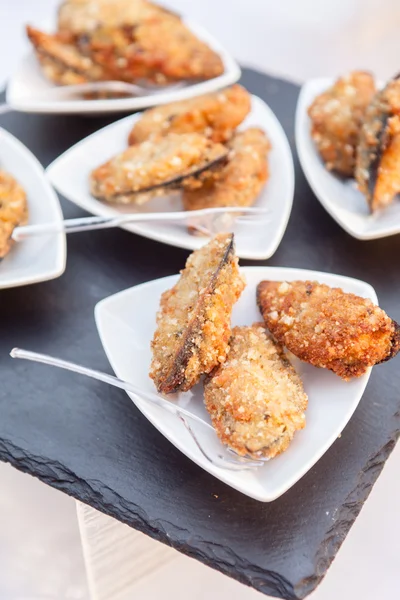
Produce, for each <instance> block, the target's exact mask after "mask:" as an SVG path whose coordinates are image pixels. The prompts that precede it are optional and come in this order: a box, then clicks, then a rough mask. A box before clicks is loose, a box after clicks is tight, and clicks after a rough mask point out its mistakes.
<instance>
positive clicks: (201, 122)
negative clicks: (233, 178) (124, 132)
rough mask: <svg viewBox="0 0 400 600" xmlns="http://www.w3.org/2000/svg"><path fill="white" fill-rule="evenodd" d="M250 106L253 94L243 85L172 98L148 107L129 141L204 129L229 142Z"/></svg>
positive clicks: (135, 142)
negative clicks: (180, 99)
mask: <svg viewBox="0 0 400 600" xmlns="http://www.w3.org/2000/svg"><path fill="white" fill-rule="evenodd" d="M250 109H251V97H250V94H249V93H248V92H247V90H245V89H244V88H243V87H242V86H241V85H238V84H236V85H233V86H232V87H229V88H227V89H225V90H222V91H218V92H214V93H212V94H207V95H205V96H199V97H197V98H191V99H190V100H183V101H181V102H172V103H171V104H164V105H162V106H157V107H156V108H152V109H150V110H146V111H145V112H144V113H143V116H142V117H141V118H140V119H139V121H136V123H135V124H134V126H133V128H132V131H131V132H130V134H129V144H137V143H140V142H143V141H144V140H147V139H148V138H150V137H151V136H154V135H167V134H168V133H171V132H173V133H193V132H196V133H202V134H203V135H205V136H207V137H209V138H210V139H212V140H213V141H214V142H226V141H227V140H229V139H230V138H231V137H232V134H233V132H234V130H235V129H236V127H237V126H238V125H240V123H241V122H242V121H243V120H244V119H245V117H246V116H247V115H248V113H249V112H250Z"/></svg>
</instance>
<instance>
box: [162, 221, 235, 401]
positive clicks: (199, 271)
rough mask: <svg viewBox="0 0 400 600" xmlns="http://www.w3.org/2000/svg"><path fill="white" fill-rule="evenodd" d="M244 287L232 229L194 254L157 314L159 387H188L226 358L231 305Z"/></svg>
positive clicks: (180, 388)
mask: <svg viewBox="0 0 400 600" xmlns="http://www.w3.org/2000/svg"><path fill="white" fill-rule="evenodd" d="M243 288H244V281H243V279H242V277H241V275H240V273H239V267H238V259H237V257H236V256H235V250H234V239H233V234H232V233H231V234H219V235H217V236H216V237H215V238H214V239H213V240H211V241H210V242H209V243H208V244H207V245H205V246H203V247H202V248H200V249H199V250H196V251H195V252H193V253H192V254H191V255H190V256H189V258H188V260H187V262H186V266H185V268H184V270H183V271H182V272H181V276H180V278H179V281H178V282H177V283H176V284H175V285H174V287H173V288H172V289H170V290H168V291H166V292H164V293H163V295H162V297H161V302H160V311H159V312H158V314H157V330H156V332H155V334H154V338H153V341H152V344H151V347H152V351H153V360H152V364H151V369H150V377H151V378H152V379H153V380H154V383H155V385H156V387H157V390H158V391H159V392H162V393H165V394H168V393H171V392H176V391H178V390H180V391H187V390H189V389H190V388H191V387H193V386H194V385H195V384H196V383H197V382H198V381H199V379H200V376H201V375H203V374H204V373H209V372H210V371H211V370H212V369H213V368H214V367H215V366H216V365H218V364H219V363H222V362H223V361H224V360H225V357H226V354H227V351H228V343H229V338H230V335H231V328H230V320H231V313H232V308H233V305H234V304H235V302H236V301H237V300H238V298H239V296H240V294H241V293H242V291H243Z"/></svg>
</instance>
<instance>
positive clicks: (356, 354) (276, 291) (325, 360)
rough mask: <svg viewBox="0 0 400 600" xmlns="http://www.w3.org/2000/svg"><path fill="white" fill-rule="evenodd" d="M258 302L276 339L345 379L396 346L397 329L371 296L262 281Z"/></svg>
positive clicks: (309, 283) (399, 339) (398, 347)
mask: <svg viewBox="0 0 400 600" xmlns="http://www.w3.org/2000/svg"><path fill="white" fill-rule="evenodd" d="M257 302H258V305H259V307H260V310H261V313H262V316H263V318H264V320H265V323H266V325H267V327H268V329H269V330H270V331H271V333H272V335H273V336H274V338H275V339H276V340H277V341H278V342H279V343H280V344H282V345H283V346H286V348H287V349H288V350H289V351H290V352H292V353H293V354H294V355H295V356H297V357H298V358H300V359H301V360H303V361H305V362H308V363H310V364H312V365H314V366H315V367H323V368H325V369H330V370H331V371H333V372H334V373H336V374H337V375H339V376H340V377H342V378H343V379H345V380H348V379H350V378H351V377H359V376H360V375H363V374H364V373H365V372H366V371H367V369H368V367H372V366H373V365H376V364H379V363H381V362H384V361H387V360H389V359H390V358H392V357H394V356H395V355H396V354H397V353H398V351H399V350H400V327H399V326H398V324H397V323H396V322H395V321H393V320H392V319H390V317H388V316H387V314H386V313H385V312H384V311H383V310H382V309H381V308H379V307H378V306H375V305H374V304H373V303H372V302H371V301H370V300H368V299H365V298H361V297H359V296H356V295H354V294H348V293H345V292H343V291H342V290H341V289H340V288H331V287H329V286H327V285H324V284H320V283H317V282H313V281H292V282H289V283H288V282H286V281H282V282H280V281H262V282H261V283H260V284H259V285H258V288H257Z"/></svg>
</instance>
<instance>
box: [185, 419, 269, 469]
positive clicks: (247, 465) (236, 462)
mask: <svg viewBox="0 0 400 600" xmlns="http://www.w3.org/2000/svg"><path fill="white" fill-rule="evenodd" d="M178 412H179V409H178ZM178 417H179V419H180V420H181V421H182V423H183V424H184V426H185V427H186V429H187V431H188V432H189V433H190V435H191V437H192V439H193V440H194V442H195V444H196V446H197V448H198V449H199V450H200V452H201V453H202V455H203V456H204V458H206V459H207V460H208V462H210V463H211V464H213V465H215V466H216V467H220V468H223V469H228V470H230V471H248V470H253V469H256V468H258V467H261V466H263V463H262V462H261V461H257V460H251V459H246V460H243V459H244V458H245V457H242V456H238V455H236V459H234V458H229V457H225V456H223V455H222V454H217V458H218V459H219V460H221V461H222V464H218V462H217V461H216V460H215V459H214V458H212V457H211V456H210V455H209V454H208V453H207V452H206V451H205V449H204V447H203V446H202V445H201V443H200V442H199V439H198V437H197V436H196V434H195V432H194V431H193V429H192V427H191V426H190V423H189V422H188V421H187V419H186V418H185V417H184V416H183V415H181V414H178Z"/></svg>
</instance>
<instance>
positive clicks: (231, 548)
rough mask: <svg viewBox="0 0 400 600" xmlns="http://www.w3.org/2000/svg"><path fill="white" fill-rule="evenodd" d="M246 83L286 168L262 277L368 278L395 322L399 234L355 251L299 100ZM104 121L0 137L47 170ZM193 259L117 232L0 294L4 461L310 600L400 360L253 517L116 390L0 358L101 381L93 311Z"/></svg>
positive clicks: (18, 126) (249, 76)
mask: <svg viewBox="0 0 400 600" xmlns="http://www.w3.org/2000/svg"><path fill="white" fill-rule="evenodd" d="M243 83H244V84H245V85H246V86H247V87H248V88H249V90H251V91H252V92H254V93H256V94H258V95H259V96H261V97H262V98H264V99H265V100H266V101H267V102H268V103H269V105H270V106H271V108H272V109H273V110H274V111H275V113H276V114H277V116H278V117H279V119H280V120H281V122H282V124H283V126H284V128H285V130H286V133H287V135H288V137H289V140H290V143H291V146H292V150H293V153H294V156H295V167H296V194H295V200H294V207H293V212H292V216H291V218H290V222H289V226H288V228H287V231H286V234H285V236H284V239H283V242H282V244H281V246H280V248H279V249H278V251H277V252H276V254H275V256H274V257H273V258H272V259H271V260H269V261H267V262H266V264H269V265H278V266H290V267H301V268H306V269H316V270H321V271H331V272H335V273H339V274H343V275H348V276H352V277H357V278H360V279H364V280H366V281H369V282H370V283H371V284H372V285H373V286H374V287H375V289H376V290H377V293H378V296H379V298H380V301H381V305H382V306H383V307H384V308H385V309H386V310H387V312H388V313H389V314H390V315H391V316H392V318H394V319H396V320H397V321H400V306H399V301H398V299H399V297H400V276H399V268H398V257H399V256H400V236H396V237H391V238H387V239H384V240H380V241H373V242H360V241H357V240H355V239H353V238H351V237H350V236H349V235H347V234H346V233H345V232H344V231H342V229H341V228H340V227H339V226H338V225H336V223H335V222H334V221H333V220H332V219H331V218H330V217H329V215H328V214H327V213H326V212H325V211H324V209H323V208H322V207H321V206H320V204H319V203H318V201H317V200H316V199H315V197H314V196H313V194H312V192H311V191H310V188H309V186H308V184H307V183H306V181H305V178H304V176H303V174H302V171H301V169H300V167H299V164H298V161H297V158H296V151H295V147H294V139H293V130H294V111H295V105H296V100H297V96H298V91H299V90H298V88H297V87H296V86H295V85H292V84H290V83H288V82H285V81H281V80H278V79H274V78H271V77H267V76H266V75H263V74H261V73H258V72H255V71H252V70H249V69H246V70H245V72H244V75H243ZM111 120H113V119H94V118H83V117H72V116H65V117H64V116H62V117H51V116H35V115H23V114H10V115H7V116H4V117H2V118H1V119H0V124H1V125H2V126H4V127H5V128H6V129H8V130H9V131H10V132H11V133H13V134H14V135H16V136H17V137H18V138H20V139H21V140H22V141H23V142H24V143H25V144H26V145H27V146H28V147H29V148H30V149H31V150H32V151H33V152H34V153H35V154H36V156H38V158H39V159H40V160H41V162H42V163H43V165H44V166H46V165H47V164H49V162H50V161H51V160H53V159H54V158H55V157H56V156H58V155H59V154H60V153H61V152H63V151H64V150H66V149H67V148H68V147H69V146H70V145H71V144H73V143H75V142H77V141H78V140H80V139H81V138H82V137H84V136H86V135H87V134H89V133H91V132H92V131H94V130H96V129H98V128H99V127H101V126H103V125H105V124H107V123H108V122H110V121H111ZM62 206H63V210H64V214H65V216H66V217H75V216H81V215H82V214H83V212H82V211H81V210H80V209H78V208H77V207H75V206H74V205H73V204H70V203H68V202H67V201H63V203H62ZM187 254H188V253H187V252H186V251H183V250H180V249H176V248H171V247H168V246H164V245H161V244H158V243H156V242H152V241H149V240H146V239H143V238H140V237H138V236H134V235H132V234H130V233H127V232H124V231H120V230H110V231H100V232H94V233H89V234H79V235H74V236H70V237H69V238H68V264H67V271H66V273H65V274H64V275H63V277H61V278H60V279H58V280H55V281H52V282H48V283H43V284H40V285H35V286H30V287H26V288H23V289H12V290H7V291H1V293H0V314H1V325H0V365H1V391H0V459H2V460H4V461H8V462H10V463H11V464H13V465H14V466H15V467H17V468H18V469H20V470H21V471H26V472H28V473H30V474H32V475H34V476H36V477H38V478H40V479H41V480H42V481H44V482H46V483H48V484H49V485H51V486H53V487H55V488H58V489H61V490H63V491H65V492H66V493H68V494H70V495H71V496H74V497H75V498H77V499H79V500H82V501H83V502H86V503H87V504H90V505H91V506H93V507H95V508H97V509H99V510H101V511H103V512H105V513H107V514H109V515H111V516H113V517H115V518H117V519H119V520H121V521H123V522H125V523H127V524H129V525H131V526H132V527H134V528H136V529H139V530H140V531H143V532H145V533H147V534H148V535H150V536H151V537H153V538H155V539H157V540H160V541H162V542H164V543H166V544H168V545H170V546H173V547H174V548H176V549H178V550H180V551H181V552H184V553H185V554H188V555H190V556H192V557H194V558H197V559H198V560H200V561H202V562H204V563H205V564H207V565H209V566H211V567H213V568H215V569H218V570H220V571H222V572H223V573H225V574H227V575H230V576H231V577H234V578H236V579H238V580H239V581H241V582H243V583H245V584H248V585H250V586H253V587H254V588H255V589H257V590H259V591H261V592H264V593H266V594H271V595H274V596H278V597H282V598H288V599H294V598H304V597H305V596H307V594H309V593H310V592H311V591H312V590H313V589H314V588H315V587H316V586H317V585H318V583H319V582H320V580H321V579H322V577H323V576H324V574H325V572H326V570H327V568H328V567H329V564H330V562H331V561H332V559H333V558H334V556H335V554H336V552H337V551H338V548H339V546H340V545H341V543H342V542H343V540H344V538H345V536H346V534H347V532H348V530H349V528H350V527H351V525H352V523H353V522H354V520H355V518H356V516H357V514H358V512H359V511H360V509H361V507H362V504H363V502H364V500H365V499H366V497H367V496H368V494H369V492H370V490H371V488H372V485H373V483H374V482H375V480H376V478H377V477H378V475H379V473H380V471H381V469H382V467H383V465H384V463H385V461H386V459H387V457H388V455H389V454H390V452H391V450H392V449H393V447H394V444H395V441H396V439H397V437H398V435H399V428H400V412H399V408H400V400H399V394H398V376H396V375H397V371H398V368H399V363H398V362H396V361H392V362H390V363H388V364H385V365H382V366H379V367H377V368H375V369H374V371H373V374H372V377H371V380H370V383H369V385H368V388H367V391H366V393H365V395H364V397H363V399H362V401H361V403H360V405H359V407H358V409H357V411H356V413H355V415H354V417H353V418H352V420H351V422H350V423H349V425H348V426H347V427H346V429H345V431H344V432H343V434H342V436H341V438H340V439H338V440H337V442H336V443H335V444H334V445H333V447H332V448H331V449H330V450H329V451H328V452H327V453H326V454H325V456H324V457H323V458H322V459H321V460H320V461H319V462H318V464H317V465H316V466H315V467H314V468H313V469H312V470H311V471H310V472H309V473H308V474H307V475H306V476H305V477H303V479H302V480H301V481H300V482H299V483H297V484H296V485H295V486H294V487H293V488H292V489H291V490H290V491H289V492H287V493H286V494H284V496H282V497H281V498H279V499H278V500H276V501H275V502H273V503H271V504H262V503H259V502H257V501H254V500H251V499H249V498H247V497H245V496H243V495H242V494H240V493H239V492H236V491H234V490H232V489H231V488H229V487H228V486H226V485H224V484H223V483H221V482H219V481H218V480H217V479H214V478H213V477H211V476H210V475H208V474H207V473H205V472H203V471H202V470H201V469H200V468H198V467H197V466H196V465H194V464H192V463H191V461H190V460H188V459H187V458H186V457H184V456H183V455H182V454H181V453H180V452H179V451H178V450H176V449H175V448H174V447H173V446H172V445H171V444H170V443H169V442H168V441H167V440H166V439H164V438H163V436H162V435H161V434H160V433H158V432H157V431H156V430H155V429H154V428H153V427H152V426H151V425H150V424H149V423H148V422H147V420H146V419H145V418H144V417H143V416H142V415H141V414H140V413H139V411H138V410H137V409H136V408H135V406H134V405H133V404H132V402H131V401H130V400H129V398H128V397H127V396H126V395H125V394H124V393H123V392H121V391H119V390H116V389H111V388H109V387H107V386H105V385H103V384H101V383H98V382H94V381H91V380H88V379H84V378H82V377H79V376H75V375H71V374H68V373H64V372H61V371H59V370H52V369H50V368H46V367H43V366H39V365H32V364H29V363H26V362H23V361H21V362H19V361H12V360H11V359H10V358H8V356H7V354H8V352H9V350H10V349H11V348H12V347H13V346H20V347H24V348H28V349H33V350H36V351H41V352H47V353H52V354H54V355H59V356H61V357H63V358H66V359H70V360H74V361H76V362H82V363H83V364H87V365H88V366H92V367H95V368H98V369H102V370H105V371H109V372H110V367H109V365H108V362H107V359H106V357H105V354H104V352H103V349H102V347H101V344H100V340H99V338H98V335H97V331H96V327H95V323H94V318H93V308H94V305H95V304H96V302H98V301H99V300H101V299H102V298H105V297H106V296H109V295H110V294H113V293H115V292H118V291H119V290H122V289H124V288H127V287H130V286H132V285H135V284H137V283H141V282H143V281H148V280H151V279H154V278H157V277H163V276H166V275H170V274H172V273H176V272H177V271H178V270H179V269H180V268H181V267H182V266H183V264H184V261H185V259H186V257H187ZM242 264H260V263H255V262H252V261H242ZM26 501H27V502H29V498H27V499H26ZM355 560H356V559H355Z"/></svg>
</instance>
